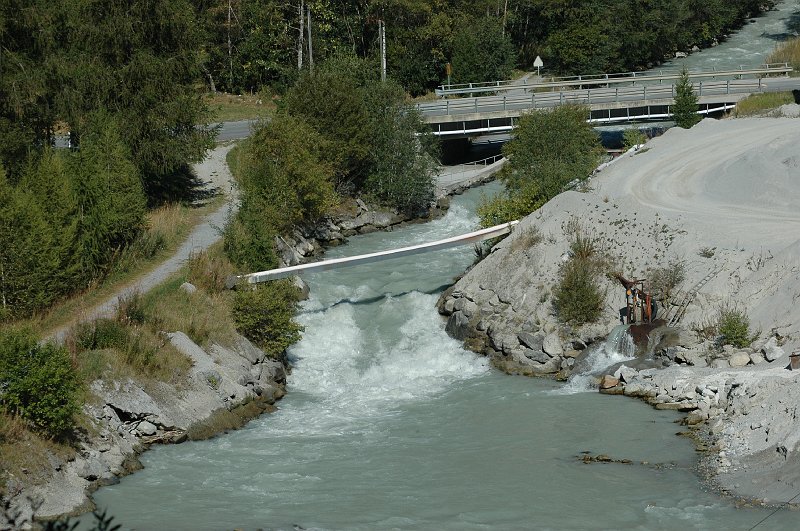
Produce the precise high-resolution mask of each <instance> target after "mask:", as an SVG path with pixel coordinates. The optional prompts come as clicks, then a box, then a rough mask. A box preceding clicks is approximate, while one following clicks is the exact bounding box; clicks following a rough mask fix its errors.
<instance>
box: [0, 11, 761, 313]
mask: <svg viewBox="0 0 800 531" xmlns="http://www.w3.org/2000/svg"><path fill="white" fill-rule="evenodd" d="M770 3H771V2H768V1H764V0H761V1H759V0H726V1H723V0H706V1H703V2H700V1H697V0H663V1H662V0H660V1H658V2H656V1H654V0H624V1H613V2H612V1H611V0H590V1H583V2H577V1H572V0H508V1H502V2H501V1H499V0H471V1H467V0H342V1H336V2H334V1H332V0H302V1H301V0H295V1H287V0H282V1H277V0H201V1H196V2H189V1H188V0H147V1H145V0H130V1H128V2H122V3H120V2H110V3H109V2H105V1H102V0H74V1H73V2H50V1H45V0H8V1H6V2H3V3H2V4H0V196H2V205H3V209H2V213H0V216H2V224H0V318H9V317H20V316H25V315H30V314H31V313H33V312H35V311H37V310H38V309H41V308H45V307H47V306H48V305H49V304H50V303H52V301H53V300H55V299H57V298H59V297H61V296H63V295H66V294H68V293H71V292H72V291H75V290H76V289H81V288H85V287H87V286H89V285H90V284H91V283H92V282H94V281H96V280H97V279H99V278H102V277H103V275H104V274H105V273H106V272H107V271H108V270H109V268H110V267H111V266H112V263H113V262H114V260H115V257H118V256H119V254H120V253H121V252H122V251H123V250H124V249H125V248H127V247H128V246H129V245H130V244H131V242H133V241H135V240H136V238H137V236H138V235H139V234H141V233H142V231H143V229H144V227H145V213H146V206H147V205H148V204H149V205H153V204H158V202H159V201H163V200H164V198H167V197H175V195H176V194H178V195H180V193H181V192H185V191H186V187H187V186H188V183H189V182H190V181H191V175H190V169H189V168H190V166H189V165H190V164H191V163H192V162H195V161H198V160H200V159H201V158H202V157H203V155H204V153H205V151H206V150H207V149H208V148H209V147H210V146H211V145H212V142H213V137H214V130H213V128H210V127H208V126H207V122H208V121H209V119H210V114H209V109H208V106H207V104H206V103H205V101H204V99H203V94H204V93H205V92H206V91H208V89H209V88H210V87H211V86H214V87H215V88H219V89H224V90H229V91H234V92H236V91H244V90H257V89H259V88H261V87H262V86H271V87H273V88H276V89H278V91H280V92H281V93H282V94H283V95H284V96H283V101H282V103H281V105H282V111H281V116H280V117H279V118H280V119H279V120H277V121H276V124H275V127H274V128H272V129H270V131H269V132H268V133H265V134H267V135H271V134H280V135H284V137H286V138H290V139H291V138H297V139H298V141H296V142H293V144H291V145H292V146H293V147H296V148H297V150H298V152H296V153H286V154H285V157H284V159H281V160H287V161H290V162H291V161H292V160H294V159H297V160H298V161H305V162H309V161H310V162H312V164H311V165H310V166H307V167H303V166H304V164H305V162H303V163H300V162H297V163H296V164H294V165H292V164H289V165H288V166H286V167H285V168H283V169H282V170H281V171H283V172H284V173H283V174H280V175H278V174H277V173H276V170H275V168H270V167H267V166H266V165H265V163H259V164H260V166H258V167H257V168H254V169H252V170H247V171H248V172H250V173H252V174H254V175H255V174H256V173H257V172H266V173H264V174H263V175H261V176H259V177H258V178H255V177H253V179H252V182H257V181H259V179H260V181H261V182H267V183H271V184H275V183H277V184H280V183H281V182H283V181H281V179H283V180H286V179H287V178H288V177H287V176H288V174H289V173H291V172H293V171H294V172H296V173H298V174H301V175H305V174H309V172H310V171H311V170H310V169H313V172H316V174H313V175H306V177H308V179H310V180H309V181H305V180H304V179H300V180H299V181H292V182H298V183H302V182H307V185H308V188H307V189H306V190H301V189H297V188H296V187H292V188H291V190H293V191H292V192H291V194H293V198H287V197H282V198H280V200H281V201H285V202H286V203H285V204H286V208H285V209H284V210H282V214H281V216H283V217H282V218H281V220H280V221H281V222H282V223H283V222H285V221H286V220H301V221H302V220H306V221H307V220H308V218H310V217H313V216H316V215H318V214H319V212H320V211H322V210H324V206H325V205H326V204H327V203H329V202H330V197H333V196H334V195H337V194H339V195H341V194H345V195H347V194H369V195H372V196H374V197H375V198H377V199H379V200H381V201H384V202H386V203H387V204H389V205H392V206H394V207H396V208H398V209H401V210H406V211H420V210H424V204H425V203H426V201H428V200H429V199H430V196H431V194H432V171H433V164H432V157H434V156H435V148H434V147H433V146H432V145H431V144H430V143H429V142H428V140H427V137H426V136H425V135H424V134H420V133H421V132H422V130H421V124H420V121H419V120H418V117H416V116H415V115H414V114H413V113H412V112H408V110H407V109H405V108H403V105H402V102H403V100H404V97H405V94H407V93H411V94H421V93H424V92H425V91H427V90H430V89H431V88H432V87H434V86H435V85H437V84H439V83H441V82H442V81H443V80H444V79H445V76H446V72H445V65H446V64H447V63H450V64H451V66H452V78H451V80H452V81H453V82H462V81H480V80H487V79H496V78H506V77H508V76H509V75H510V72H511V69H512V68H513V67H514V66H527V65H529V64H530V63H531V61H532V58H533V57H535V56H536V55H542V56H543V57H544V58H545V60H546V61H547V64H548V66H549V67H550V68H551V69H553V70H558V71H562V72H570V71H572V72H584V73H586V72H593V71H613V70H626V69H631V68H636V67H642V66H647V64H649V63H650V62H655V61H658V60H660V59H662V58H663V57H664V55H665V54H666V53H670V52H671V51H673V50H675V49H682V48H683V49H685V48H686V47H688V46H689V45H691V44H693V43H700V44H702V43H704V42H710V41H711V40H713V39H714V38H715V37H716V36H717V35H719V34H721V33H723V32H725V31H727V29H728V28H730V27H732V26H734V25H736V24H737V23H739V22H740V21H742V20H743V19H744V18H745V17H746V16H749V15H751V14H754V13H756V12H758V11H759V10H760V9H763V8H765V7H767V6H768V5H769V4H770ZM301 20H302V22H301ZM378 20H383V21H385V23H386V26H387V28H388V30H387V49H388V50H387V55H388V66H389V77H390V80H389V82H387V83H380V82H379V81H378V77H377V76H378V65H379V60H378V51H379V43H378V39H377V35H378V33H377V28H378V26H377V21H378ZM301 27H302V28H304V30H305V31H304V33H303V34H302V35H303V39H302V40H301V39H300V35H301V33H300V29H301ZM309 41H310V42H313V47H312V46H308V45H309ZM300 45H303V46H300ZM312 53H313V60H314V63H315V65H316V67H315V69H314V70H313V71H312V69H311V60H312V57H311V54H312ZM301 54H302V61H301ZM301 62H302V68H300V69H299V68H298V66H300V63H301ZM59 136H61V137H62V138H65V137H66V136H68V138H69V145H70V147H71V149H70V150H54V149H53V147H52V146H53V144H54V142H55V140H56V139H57V138H58V137H59ZM262 140H263V141H264V142H266V144H265V145H264V146H262V147H260V148H258V149H261V150H262V151H263V150H265V149H271V148H269V145H268V144H269V140H268V139H266V138H263V139H262ZM273 144H274V142H273ZM312 144H313V145H312ZM251 159H252V160H255V159H253V158H252V157H251ZM254 164H255V163H254ZM293 168H294V169H293ZM270 172H271V173H270ZM313 172H311V173H313ZM245 173H247V172H245ZM323 174H327V175H326V178H325V179H322V177H321V176H322V175H323ZM270 175H271V177H269V176H270ZM320 183H321V184H320ZM329 189H332V190H333V191H334V192H335V193H334V194H331V193H330V190H329ZM256 196H257V194H253V197H256ZM252 201H255V199H253V200H252ZM261 206H262V207H263V205H261ZM259 208H261V207H259ZM250 211H251V210H250V207H249V206H248V203H247V202H246V204H245V208H244V209H243V214H242V215H243V216H246V215H247V214H248V212H250ZM284 213H288V214H289V215H285V216H284V215H283V214H284ZM263 215H265V214H260V216H263ZM270 226H274V228H275V230H280V229H282V228H284V227H281V226H280V223H277V224H270Z"/></svg>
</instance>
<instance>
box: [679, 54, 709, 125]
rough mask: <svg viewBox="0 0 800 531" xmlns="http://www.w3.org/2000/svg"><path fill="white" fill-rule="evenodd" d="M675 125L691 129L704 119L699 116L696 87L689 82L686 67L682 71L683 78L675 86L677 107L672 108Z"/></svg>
mask: <svg viewBox="0 0 800 531" xmlns="http://www.w3.org/2000/svg"><path fill="white" fill-rule="evenodd" d="M672 112H673V116H674V118H675V123H676V124H678V127H683V128H684V129H689V128H691V127H692V126H693V125H695V124H696V123H697V122H699V121H700V120H701V119H702V118H701V117H700V115H699V114H697V95H696V94H695V93H694V86H692V83H691V82H690V81H689V72H688V71H687V70H686V67H684V68H683V71H681V76H680V77H679V78H678V82H677V83H676V84H675V106H674V107H673V108H672Z"/></svg>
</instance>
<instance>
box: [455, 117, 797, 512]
mask: <svg viewBox="0 0 800 531" xmlns="http://www.w3.org/2000/svg"><path fill="white" fill-rule="evenodd" d="M799 134H800V121H798V120H797V119H788V118H770V119H741V120H725V121H715V120H704V121H703V122H701V123H700V124H699V125H697V126H695V127H694V128H693V129H691V130H682V129H672V130H670V131H668V132H667V133H666V134H665V135H663V136H661V137H659V138H656V139H653V140H651V141H650V142H648V143H647V144H646V145H645V146H644V147H643V148H641V149H639V150H638V151H635V152H630V153H628V154H626V155H624V156H623V157H622V159H621V160H619V161H618V162H617V163H615V164H613V165H611V166H609V167H606V168H604V169H602V170H601V171H599V172H598V173H597V174H596V175H595V176H594V177H593V178H592V179H591V180H590V182H589V184H588V187H587V189H586V190H584V191H582V192H578V191H569V192H565V193H563V194H561V195H559V196H557V197H555V198H554V199H553V200H551V201H550V202H549V203H547V204H546V205H544V206H543V207H542V208H541V209H540V210H538V211H537V212H535V213H533V214H531V215H530V216H528V217H526V218H525V219H523V220H521V222H520V223H519V225H517V226H516V228H515V230H514V232H513V233H512V234H511V235H510V236H509V237H507V238H506V239H505V240H503V241H502V242H501V243H500V244H498V245H497V246H495V248H494V249H493V250H492V252H491V253H490V254H489V255H488V256H487V257H486V258H485V259H484V260H483V261H481V262H479V263H478V264H476V265H475V266H474V267H473V268H472V269H471V270H470V271H469V272H468V273H467V274H466V275H465V276H464V277H463V278H462V279H461V280H459V281H458V282H457V283H456V284H455V285H454V286H453V287H452V288H451V289H450V290H448V291H447V292H445V293H444V294H443V296H442V298H441V299H440V301H439V311H440V313H441V314H442V315H444V316H446V318H447V325H446V327H447V331H448V332H449V333H450V334H451V335H452V336H453V337H456V338H458V339H461V340H463V341H464V343H465V345H466V346H467V347H468V348H470V349H472V350H474V351H477V352H481V353H484V354H486V355H487V356H489V357H491V359H492V363H493V364H494V365H495V366H497V367H499V368H500V369H502V370H504V371H506V372H509V373H512V374H525V375H537V376H539V375H541V376H551V377H560V378H566V377H568V376H569V375H570V374H571V373H574V372H586V371H591V370H592V369H596V370H600V369H603V368H604V367H607V368H606V371H605V372H608V373H610V374H609V378H608V379H606V381H605V382H604V384H603V385H604V386H605V387H607V388H608V389H609V390H610V391H612V392H614V391H617V392H623V393H624V394H626V395H633V396H640V397H642V398H646V399H647V400H648V401H650V402H652V403H654V404H657V407H661V408H673V409H679V410H682V411H685V412H686V413H687V414H689V418H688V419H687V422H689V423H692V424H694V425H696V426H700V428H698V432H699V431H703V430H704V431H705V433H706V434H707V435H708V437H709V438H708V439H707V441H706V443H703V444H704V446H705V447H707V448H709V449H713V450H714V452H715V453H714V454H711V453H710V454H709V456H710V457H709V458H708V459H707V460H706V464H707V465H708V470H709V473H710V475H711V476H712V477H713V478H714V480H715V481H718V482H719V483H720V486H721V488H723V489H725V490H727V491H729V492H731V493H734V494H738V495H741V496H745V497H748V498H756V499H761V500H766V501H769V502H774V503H778V502H785V501H788V500H789V499H790V498H791V496H789V497H786V496H785V495H786V494H788V493H789V491H790V490H791V489H792V488H794V489H795V492H794V493H792V496H793V495H794V494H797V492H798V491H800V466H798V462H800V457H799V455H800V445H799V444H798V437H800V436H798V435H797V434H800V418H799V417H798V416H797V415H796V409H795V406H793V405H792V403H791V400H792V397H794V398H793V399H794V402H795V403H797V395H798V389H800V371H789V370H787V369H786V368H785V367H787V365H788V364H789V356H788V355H789V354H790V353H791V352H793V351H795V350H797V349H798V348H800V304H798V301H800V209H798V206H797V205H800V158H799V157H798V155H797V139H798V135H799ZM579 237H580V238H581V239H582V241H583V242H584V243H586V242H589V244H590V247H591V249H592V250H591V252H593V253H594V254H595V255H596V256H597V257H598V259H600V260H601V261H602V262H603V264H604V266H603V268H604V270H605V272H608V273H610V272H619V273H622V275H623V276H624V277H626V278H639V279H653V281H655V280H656V279H661V280H660V282H661V285H660V286H657V287H656V286H653V290H654V291H656V292H658V296H659V309H658V315H657V317H659V318H661V319H663V322H662V323H661V324H662V325H667V324H671V325H673V326H671V327H666V326H661V327H654V329H651V330H648V331H646V332H645V333H643V334H641V337H639V339H638V340H637V341H632V342H633V343H636V344H638V345H639V348H638V349H637V348H635V345H634V346H632V347H630V348H629V349H627V350H626V349H625V348H623V347H625V345H624V344H622V343H619V338H616V339H615V341H614V342H606V341H605V338H606V336H608V334H609V333H611V332H612V330H614V329H615V327H616V326H617V325H619V324H620V322H621V321H620V315H621V311H622V310H624V308H625V291H624V289H623V288H622V287H621V286H620V284H619V283H618V281H616V280H614V279H611V278H608V277H605V276H602V277H601V278H600V279H599V281H600V285H601V290H602V292H603V293H604V305H603V308H602V312H601V317H600V318H599V319H598V320H597V321H596V322H595V323H592V324H589V325H584V326H573V325H571V324H569V323H564V322H562V321H561V320H560V319H559V316H558V309H557V307H556V305H555V304H554V288H555V286H556V285H557V283H558V281H559V278H560V272H561V270H562V266H563V264H564V263H566V262H567V261H569V260H570V259H571V257H572V255H573V253H574V250H575V246H574V243H575V242H576V240H577V239H578V238H579ZM665 278H666V279H669V278H672V280H673V282H672V283H670V282H669V281H668V280H664V279H665ZM722 308H733V309H736V310H737V311H741V312H743V313H744V314H745V315H747V316H748V317H749V319H750V323H751V332H752V331H755V332H757V336H758V338H757V341H756V342H755V343H754V344H753V345H752V346H751V347H748V348H741V349H740V348H735V347H733V346H731V345H724V344H721V343H724V340H722V339H721V338H720V335H719V333H718V331H717V330H715V325H716V324H717V320H718V316H719V314H720V310H721V309H722ZM610 343H614V344H610ZM634 355H638V356H639V359H637V360H635V361H630V362H626V363H628V366H627V367H626V368H625V369H623V370H621V371H618V370H617V369H618V368H619V366H618V362H619V361H620V360H621V359H624V358H625V357H632V356H634ZM604 361H605V364H604ZM615 362H616V364H615ZM664 367H665V368H664ZM614 373H617V375H616V378H615V377H614ZM602 374H603V373H602V372H601V373H600V375H602ZM616 380H619V381H620V382H621V384H620V385H621V387H617V383H618V382H617V381H616ZM742 419H746V420H742ZM745 427H746V428H747V429H746V430H745V429H744V428H745ZM745 433H747V434H749V435H747V437H745ZM791 434H795V435H791ZM743 441H744V442H743ZM778 470H780V471H783V472H778ZM767 483H770V484H771V485H773V487H769V486H767ZM775 485H778V486H775ZM780 485H782V486H783V489H781V488H780Z"/></svg>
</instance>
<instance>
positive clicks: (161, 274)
mask: <svg viewBox="0 0 800 531" xmlns="http://www.w3.org/2000/svg"><path fill="white" fill-rule="evenodd" d="M233 146H234V145H233V144H228V145H219V146H217V147H216V148H215V149H213V150H211V151H209V152H208V155H207V156H206V158H205V160H203V162H201V163H199V164H196V165H195V166H194V170H195V173H196V174H197V177H198V178H199V179H200V180H201V181H202V182H204V183H206V188H207V189H209V190H219V191H220V192H222V193H224V194H225V196H226V198H227V201H225V204H223V205H222V206H220V207H219V208H218V209H217V210H215V211H214V212H212V213H210V214H208V215H207V216H206V217H205V219H203V221H202V222H201V223H199V224H198V225H197V226H195V228H194V229H193V230H192V232H191V234H189V237H188V238H187V239H186V241H184V242H183V244H182V245H181V246H180V247H179V248H178V250H177V251H176V252H175V254H173V255H172V256H171V257H169V258H168V259H166V260H165V261H164V262H162V263H161V264H159V265H158V266H157V267H156V268H155V269H153V270H152V271H150V272H149V273H147V274H146V275H144V276H143V277H140V278H139V279H137V280H135V281H133V282H131V283H130V284H128V285H127V286H124V287H122V288H120V289H119V290H117V292H116V293H114V294H113V295H112V296H111V297H109V298H108V299H107V300H106V301H105V302H103V303H101V304H99V305H97V306H95V307H94V308H91V309H87V310H85V311H84V312H83V313H82V314H81V315H80V316H79V317H77V318H76V319H75V320H74V321H73V322H72V323H69V324H68V325H65V326H63V327H61V328H59V329H57V330H56V331H55V332H53V334H52V336H51V337H53V338H55V339H57V340H59V341H60V340H63V338H64V336H65V335H66V333H67V331H68V330H69V328H70V327H72V326H74V325H75V324H76V322H83V321H91V320H93V319H97V318H99V317H109V316H111V315H113V313H114V312H115V310H116V308H117V304H118V302H119V300H120V298H124V297H126V296H129V295H130V294H131V293H134V292H137V291H138V292H140V293H144V292H146V291H149V290H151V289H153V288H154V287H155V286H157V285H158V284H160V283H162V282H164V281H165V280H166V279H167V278H169V276H170V275H172V274H173V273H175V272H176V271H178V270H179V269H180V268H181V267H182V266H183V264H184V263H185V262H186V260H188V258H189V256H190V255H191V254H192V253H194V252H198V251H202V250H204V249H208V248H209V247H210V246H211V245H213V244H214V243H216V242H217V241H219V240H220V238H222V234H221V229H222V228H223V227H224V226H225V222H226V221H227V218H228V213H229V211H230V209H231V207H233V208H235V207H236V204H237V203H236V200H237V198H238V195H237V193H236V187H235V186H234V183H233V176H232V175H231V172H230V170H229V169H228V164H227V163H226V161H225V157H226V155H227V154H228V152H229V151H230V150H231V149H232V148H233Z"/></svg>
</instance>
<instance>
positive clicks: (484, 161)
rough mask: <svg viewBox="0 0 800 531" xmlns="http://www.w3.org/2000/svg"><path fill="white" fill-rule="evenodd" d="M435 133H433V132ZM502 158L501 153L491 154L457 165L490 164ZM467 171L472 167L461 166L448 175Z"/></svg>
mask: <svg viewBox="0 0 800 531" xmlns="http://www.w3.org/2000/svg"><path fill="white" fill-rule="evenodd" d="M434 134H435V133H434ZM501 159H503V155H502V154H499V155H492V156H491V157H486V158H485V159H481V160H474V161H472V162H465V163H464V164H460V165H459V166H484V167H485V166H491V165H492V164H494V163H495V162H497V161H499V160H501ZM468 171H474V170H473V169H472V168H469V169H467V168H461V169H459V170H458V171H454V172H451V173H449V174H448V175H461V174H462V173H467V172H468Z"/></svg>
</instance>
